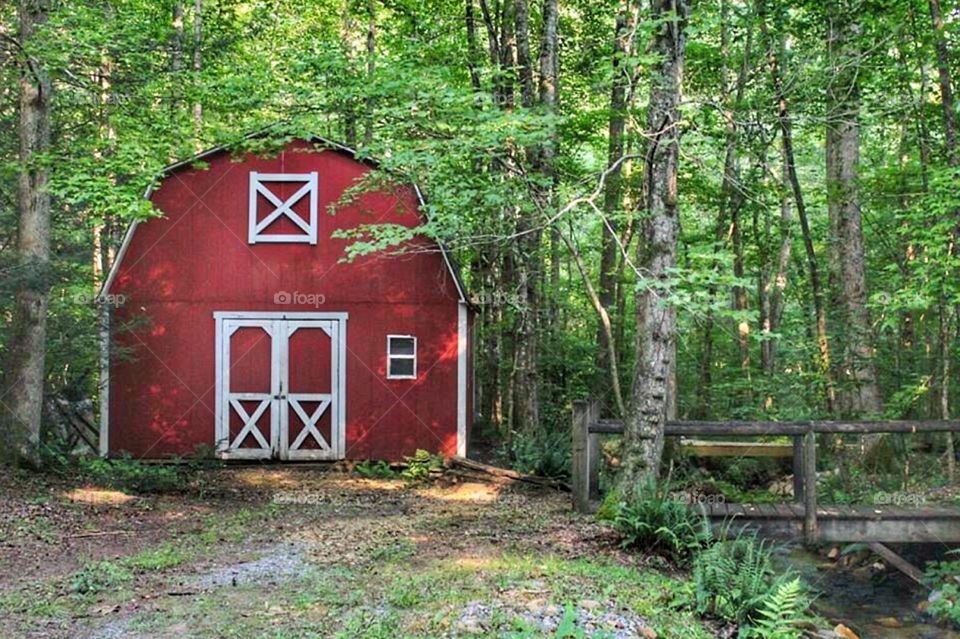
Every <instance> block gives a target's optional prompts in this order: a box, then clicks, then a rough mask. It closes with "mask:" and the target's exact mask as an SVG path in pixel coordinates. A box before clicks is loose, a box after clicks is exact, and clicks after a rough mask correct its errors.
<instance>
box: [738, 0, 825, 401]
mask: <svg viewBox="0 0 960 639" xmlns="http://www.w3.org/2000/svg"><path fill="white" fill-rule="evenodd" d="M757 17H758V18H759V21H760V31H761V34H762V35H763V39H764V41H765V43H766V45H765V46H766V50H767V65H768V67H769V69H770V77H771V80H772V81H773V87H774V94H775V96H776V100H777V122H778V124H779V125H780V134H781V138H782V141H783V155H784V160H785V162H786V171H787V178H788V180H789V182H790V187H791V190H792V191H793V201H794V204H795V206H796V207H797V217H798V218H799V220H800V231H801V232H802V235H803V248H804V252H805V254H806V259H807V270H808V271H809V277H810V290H811V294H812V297H813V312H814V332H815V335H816V342H817V353H818V357H819V362H818V364H819V368H820V375H821V377H822V378H823V381H824V386H825V390H826V392H825V395H826V409H827V412H828V413H832V412H833V411H834V405H835V403H836V395H835V391H834V384H833V374H832V372H831V370H830V339H829V337H828V336H827V313H826V306H825V303H824V299H823V284H822V282H821V280H820V267H819V265H818V263H817V253H816V251H815V250H814V247H813V236H812V235H811V233H810V222H809V219H808V218H807V208H806V205H805V204H804V200H803V190H802V189H801V188H800V179H799V177H797V163H796V159H795V157H794V153H793V123H792V121H791V118H790V110H789V108H788V102H787V97H786V93H785V92H784V88H783V72H782V70H781V68H780V64H779V58H778V52H777V49H776V48H775V47H774V43H773V41H772V39H771V37H770V32H769V28H768V27H767V17H766V0H757ZM778 22H779V20H778ZM778 37H779V34H778ZM782 48H783V47H782V44H781V45H780V49H781V50H782Z"/></svg>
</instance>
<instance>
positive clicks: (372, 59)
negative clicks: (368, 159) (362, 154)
mask: <svg viewBox="0 0 960 639" xmlns="http://www.w3.org/2000/svg"><path fill="white" fill-rule="evenodd" d="M367 14H368V16H367V19H368V21H367V82H371V83H372V82H373V81H374V79H373V75H374V73H375V72H376V70H377V62H376V60H377V57H376V56H377V8H376V3H375V2H374V1H373V0H368V2H367ZM364 110H365V111H366V113H364V118H363V146H365V147H369V146H370V145H371V144H372V143H373V97H372V96H367V98H366V100H364Z"/></svg>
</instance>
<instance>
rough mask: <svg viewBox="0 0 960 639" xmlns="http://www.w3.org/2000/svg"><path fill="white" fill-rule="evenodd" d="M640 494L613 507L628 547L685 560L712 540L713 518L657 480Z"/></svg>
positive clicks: (621, 536)
mask: <svg viewBox="0 0 960 639" xmlns="http://www.w3.org/2000/svg"><path fill="white" fill-rule="evenodd" d="M637 495H638V496H637V497H636V498H633V499H630V500H629V501H621V502H619V503H617V504H616V505H615V506H613V507H612V510H613V512H614V515H613V525H614V527H615V528H616V529H617V532H619V533H620V544H621V546H623V547H624V548H637V549H640V550H642V551H644V552H655V553H659V554H662V555H665V556H666V557H668V558H670V559H672V560H673V561H676V562H679V563H682V562H685V561H687V560H689V558H690V556H691V555H692V554H693V553H694V552H695V551H697V550H699V549H701V548H704V547H705V546H706V545H707V544H709V543H710V540H711V539H712V535H711V532H710V522H709V521H708V520H707V518H706V515H705V513H703V512H702V511H701V512H696V511H695V510H693V509H691V508H689V507H688V506H687V504H685V503H684V502H682V501H680V500H678V499H675V498H673V497H672V496H671V495H670V494H669V492H668V491H667V489H666V488H657V487H656V485H655V484H654V483H653V482H651V483H650V484H648V485H647V486H645V487H643V488H642V489H641V490H640V491H638V493H637ZM606 508H607V509H608V510H610V507H609V506H607V507H606Z"/></svg>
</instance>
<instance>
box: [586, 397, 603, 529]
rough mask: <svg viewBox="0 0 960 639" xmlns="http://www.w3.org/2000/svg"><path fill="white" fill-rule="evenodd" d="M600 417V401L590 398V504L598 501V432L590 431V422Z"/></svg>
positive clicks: (588, 413)
mask: <svg viewBox="0 0 960 639" xmlns="http://www.w3.org/2000/svg"><path fill="white" fill-rule="evenodd" d="M598 419H600V403H599V402H598V401H597V400H595V399H592V400H590V401H589V402H588V404H587V499H588V500H589V502H588V506H587V507H588V508H590V509H591V510H593V508H592V506H590V504H593V503H596V502H598V501H600V434H599V433H591V432H590V424H593V423H594V422H596V421H597V420H598Z"/></svg>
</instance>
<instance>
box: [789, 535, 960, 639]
mask: <svg viewBox="0 0 960 639" xmlns="http://www.w3.org/2000/svg"><path fill="white" fill-rule="evenodd" d="M784 559H785V562H786V563H787V564H788V565H789V566H790V567H791V568H793V569H794V570H795V571H797V572H798V573H800V575H801V576H802V577H803V578H804V580H805V581H806V582H807V584H809V585H810V586H811V587H812V588H813V589H814V591H815V592H817V593H818V594H819V596H818V598H817V600H816V603H815V604H814V607H815V609H816V611H817V612H818V613H819V614H820V615H821V616H822V617H825V618H826V619H828V620H830V622H831V627H833V626H834V625H836V624H838V623H842V624H844V625H845V626H847V627H848V628H850V629H851V630H853V631H854V632H856V633H857V634H858V635H859V636H860V637H861V639H960V633H958V632H954V631H952V630H947V629H945V628H942V627H940V626H936V625H933V624H931V623H930V620H929V619H928V618H927V617H926V616H925V615H924V614H923V613H922V612H920V610H919V609H918V607H917V606H918V604H920V603H921V602H923V601H925V600H926V597H927V594H928V593H927V591H926V589H925V588H923V587H921V586H919V585H917V584H916V583H915V582H913V581H911V580H910V579H908V578H907V577H905V576H904V575H902V574H901V573H900V572H898V571H897V570H895V569H893V568H889V567H888V568H887V569H886V570H883V571H882V572H877V571H876V570H875V569H873V568H871V566H870V565H866V566H860V567H854V568H845V567H841V566H840V565H839V563H836V562H834V561H832V560H830V559H827V558H826V557H823V556H821V555H817V554H815V553H813V552H810V551H807V550H804V549H801V548H798V549H793V550H791V551H790V552H789V553H788V554H787V555H786V557H785V558H784ZM917 564H918V565H921V566H922V562H920V561H917Z"/></svg>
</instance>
